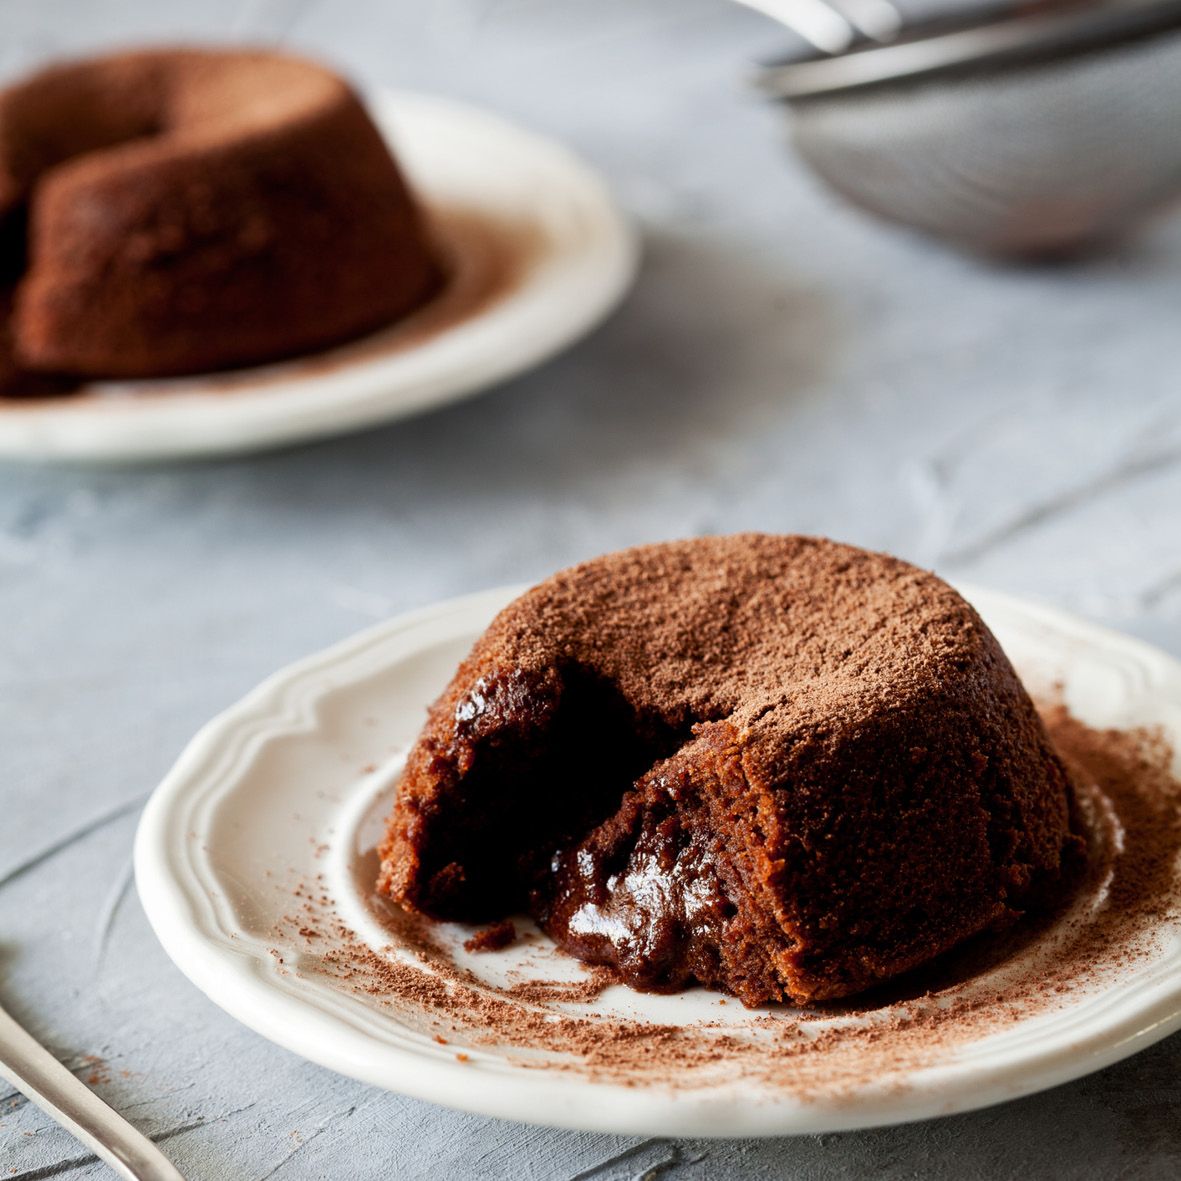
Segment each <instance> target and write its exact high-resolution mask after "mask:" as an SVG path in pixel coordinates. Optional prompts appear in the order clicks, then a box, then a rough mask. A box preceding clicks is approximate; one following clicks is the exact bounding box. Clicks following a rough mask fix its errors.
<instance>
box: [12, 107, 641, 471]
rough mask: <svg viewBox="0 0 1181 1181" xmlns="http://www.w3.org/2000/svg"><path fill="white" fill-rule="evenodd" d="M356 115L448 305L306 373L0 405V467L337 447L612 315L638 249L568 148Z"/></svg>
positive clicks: (410, 116) (541, 356) (300, 366)
mask: <svg viewBox="0 0 1181 1181" xmlns="http://www.w3.org/2000/svg"><path fill="white" fill-rule="evenodd" d="M370 110H371V113H372V114H373V116H374V118H375V119H376V121H377V122H378V124H379V126H380V127H381V128H382V129H383V131H385V132H386V133H387V134H388V136H389V138H390V140H391V143H392V144H393V146H394V147H395V149H396V151H397V153H398V156H399V159H400V160H401V162H402V164H403V166H404V168H405V170H406V172H407V174H408V177H409V180H410V182H411V184H412V185H413V187H414V189H415V191H416V192H417V193H418V194H419V197H420V199H421V201H422V203H423V205H424V207H425V208H426V209H427V211H428V213H429V214H430V215H431V216H432V217H433V218H434V219H435V220H436V221H437V223H438V236H439V237H440V239H441V244H442V246H443V249H444V250H445V251H446V252H447V253H448V254H449V255H450V256H451V257H452V260H453V262H454V264H455V265H456V267H457V268H458V279H459V281H458V283H457V284H456V286H455V287H454V288H453V289H452V290H450V291H449V292H448V293H446V294H445V295H444V296H443V297H441V298H440V300H438V301H437V302H436V304H433V305H429V306H428V307H427V308H425V309H423V310H422V311H421V312H419V313H417V314H416V315H415V316H413V317H411V318H410V319H408V320H405V321H403V322H401V323H400V324H397V325H394V326H393V327H392V328H390V329H387V330H386V331H384V332H381V333H378V334H377V335H376V336H371V337H368V338H366V339H364V340H361V341H357V342H354V343H352V344H348V345H344V346H342V347H340V348H336V349H332V350H329V351H327V352H321V353H317V354H315V355H314V356H311V357H305V358H299V359H297V360H294V361H290V362H285V363H282V364H278V365H268V366H262V367H258V368H254V369H243V370H235V371H232V372H230V373H219V374H211V375H209V376H202V377H194V378H184V379H177V380H169V381H138V382H118V383H115V382H109V383H96V384H92V385H89V386H86V387H84V388H83V389H82V390H81V391H78V392H77V393H74V394H71V395H66V396H63V397H60V398H50V399H36V400H30V401H28V402H20V401H11V402H7V403H4V404H3V405H0V456H8V457H13V458H22V459H36V460H85V461H90V462H95V461H103V462H107V461H119V462H131V461H141V460H158V459H171V458H184V457H195V456H205V455H223V454H230V453H233V452H243V451H254V450H258V449H262V448H267V447H275V446H280V445H283V444H287V443H293V442H297V441H299V440H306V439H312V438H316V437H320V436H326V435H335V434H341V433H343V432H346V431H352V430H356V429H358V428H361V427H366V426H372V425H374V424H376V423H381V422H388V421H391V420H393V419H397V418H402V417H405V416H407V415H410V414H416V413H418V412H419V411H422V410H426V409H427V408H429V407H432V406H438V405H442V404H443V403H446V402H451V401H455V400H457V399H459V398H463V397H466V396H469V395H471V394H474V393H477V392H478V391H480V390H483V389H486V388H487V387H489V386H490V385H492V384H494V383H496V382H499V381H503V380H505V379H506V378H508V377H511V376H513V375H515V374H518V373H520V372H522V371H524V370H526V369H528V368H530V367H531V366H534V365H536V364H538V363H539V362H541V361H543V360H545V359H546V358H547V357H550V356H552V355H553V354H554V353H556V352H558V351H559V350H560V349H562V348H564V347H566V346H567V345H569V344H570V343H572V342H573V341H574V340H576V339H577V338H578V337H580V336H582V335H583V334H584V333H586V332H587V331H589V330H590V329H591V328H592V327H593V326H594V325H595V324H597V323H598V322H599V321H600V320H601V319H602V318H603V317H604V316H605V315H606V314H607V313H608V312H609V311H610V310H611V308H612V307H614V306H615V304H616V303H617V302H618V301H619V299H620V298H621V297H622V295H623V293H624V292H625V291H626V290H627V288H628V286H629V285H630V283H631V281H632V279H633V277H634V274H635V267H636V261H637V247H636V240H635V237H634V235H633V234H632V232H631V230H630V229H629V227H628V226H627V225H626V223H625V222H624V220H623V218H622V217H621V215H620V213H619V211H618V210H617V208H616V207H615V205H614V204H613V202H612V200H611V197H610V196H609V194H608V192H607V190H606V189H605V187H604V186H603V184H602V182H601V181H600V180H599V178H598V177H597V176H596V175H595V174H594V173H593V172H592V171H591V170H590V169H589V168H588V167H587V166H586V165H585V164H583V163H582V162H581V161H580V160H579V159H578V158H577V157H575V156H574V155H573V154H572V153H571V152H569V151H568V150H567V149H566V148H564V147H562V146H561V145H559V144H557V143H554V142H553V141H551V140H547V139H544V138H542V137H541V136H538V135H535V134H533V133H531V132H528V131H524V130H522V129H521V128H518V127H515V126H513V125H512V124H510V123H508V122H506V121H504V120H502V119H499V118H497V117H495V116H493V115H489V114H487V113H485V112H483V111H480V110H477V109H475V108H472V107H468V106H465V105H462V104H460V103H453V102H448V101H443V100H441V99H435V98H427V97H424V96H421V95H413V94H400V93H393V94H390V93H379V94H377V95H375V96H373V98H372V100H371V103H370ZM481 292H483V297H482V298H481V297H480V293H481Z"/></svg>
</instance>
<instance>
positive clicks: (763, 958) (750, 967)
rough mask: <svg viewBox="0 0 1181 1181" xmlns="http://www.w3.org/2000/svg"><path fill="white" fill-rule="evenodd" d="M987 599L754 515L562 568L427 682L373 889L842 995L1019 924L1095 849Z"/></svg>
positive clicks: (736, 987)
mask: <svg viewBox="0 0 1181 1181" xmlns="http://www.w3.org/2000/svg"><path fill="white" fill-rule="evenodd" d="M1072 798H1073V797H1072V789H1071V785H1070V781H1069V778H1068V776H1067V774H1066V772H1065V770H1064V768H1063V765H1062V763H1061V761H1060V760H1059V759H1058V757H1057V755H1056V754H1055V752H1054V751H1053V749H1052V748H1051V746H1050V744H1049V741H1048V739H1047V737H1046V734H1045V731H1044V729H1043V727H1042V724H1041V721H1040V720H1039V718H1038V716H1037V713H1036V711H1035V709H1034V707H1033V704H1032V702H1031V701H1030V699H1029V697H1028V695H1027V694H1026V692H1025V690H1024V689H1023V688H1022V686H1021V684H1020V682H1019V681H1018V679H1017V677H1016V674H1015V673H1014V672H1013V669H1012V667H1011V666H1010V665H1009V663H1008V661H1007V659H1006V658H1005V656H1004V654H1003V653H1002V652H1001V650H1000V648H999V646H998V645H997V643H996V640H995V639H994V638H993V636H992V635H991V633H990V632H989V631H988V629H987V628H986V627H985V625H984V624H983V623H982V621H981V620H980V618H979V616H977V615H976V613H975V611H973V609H972V608H971V607H970V606H969V605H968V604H967V603H966V602H965V601H964V600H963V599H962V598H960V596H959V595H958V594H956V592H955V591H953V590H952V589H951V588H950V587H948V586H947V585H946V584H945V583H943V582H942V581H940V580H939V579H937V578H935V577H934V576H933V575H930V574H927V573H925V572H923V571H920V570H917V569H916V568H914V567H912V566H909V565H907V564H905V563H903V562H899V561H897V560H895V559H893V558H889V557H886V556H884V555H880V554H872V553H868V552H865V551H862V550H857V549H853V548H852V547H848V546H842V545H838V544H836V543H833V542H828V541H823V540H818V539H812V538H800V537H773V536H767V535H759V534H744V535H739V536H735V537H723V538H703V539H698V540H694V541H688V542H674V543H667V544H663V545H656V546H647V547H642V548H639V549H635V550H628V551H624V552H622V553H619V554H611V555H607V556H606V557H603V558H599V559H597V560H595V561H592V562H588V563H585V564H583V565H581V566H577V567H574V568H573V569H571V570H567V571H563V572H561V573H560V574H557V575H555V576H554V577H553V578H551V579H549V580H547V581H546V582H543V583H541V584H540V585H539V586H537V587H535V588H533V590H531V591H529V592H527V593H526V594H525V595H523V596H522V597H521V598H520V599H518V600H516V602H514V603H512V604H510V606H509V607H507V608H506V609H505V610H504V611H503V612H502V613H501V614H500V615H499V616H498V617H497V619H496V620H495V621H494V622H493V623H492V625H491V626H490V627H489V629H488V631H487V632H486V633H485V634H484V635H483V636H482V637H481V639H480V640H479V641H478V642H477V643H476V645H475V647H474V649H473V650H472V652H471V654H470V655H469V657H468V658H467V660H465V661H464V663H463V664H462V665H461V667H460V668H459V670H458V671H457V673H456V674H455V677H454V678H453V680H452V682H451V685H450V686H449V687H448V689H447V690H446V691H445V693H444V694H443V696H442V697H441V698H440V700H439V701H438V702H437V703H436V704H435V705H434V706H433V707H432V710H431V712H430V716H429V718H428V721H427V725H426V727H425V729H424V730H423V732H422V734H421V736H420V737H419V740H418V742H417V743H416V745H415V747H414V750H413V751H412V753H411V756H410V759H409V762H408V765H407V770H406V774H405V776H404V778H403V781H402V783H401V784H400V786H399V791H398V797H397V801H396V803H395V807H394V811H393V813H392V815H391V817H390V821H389V825H388V829H387V833H386V837H385V841H384V843H383V846H382V850H381V854H382V870H381V876H380V879H379V883H378V888H379V890H380V891H381V892H382V893H384V894H386V895H387V896H389V897H390V898H392V899H393V900H395V901H397V902H399V903H400V904H402V905H403V906H406V907H408V908H410V909H413V910H417V911H420V912H422V913H425V914H427V915H430V916H433V917H435V918H440V919H455V920H464V921H469V922H485V921H489V920H493V919H498V918H503V917H505V916H507V915H509V914H512V913H515V912H520V911H527V912H528V913H530V914H531V915H532V916H533V917H534V918H536V919H537V921H538V922H539V924H540V925H541V926H542V928H543V929H544V930H545V931H546V932H547V933H548V934H549V935H550V936H551V937H552V938H554V939H555V940H556V942H557V943H558V944H559V945H560V946H562V947H563V948H565V949H566V950H567V951H569V952H570V953H572V954H573V955H576V956H578V957H580V958H582V959H584V960H586V961H588V962H593V963H600V964H607V965H610V966H612V967H613V968H614V969H615V970H616V971H617V972H618V974H619V975H620V977H621V978H622V979H623V980H625V981H627V982H628V983H630V984H632V985H634V986H635V987H638V988H642V989H647V990H657V991H666V990H673V989H679V988H683V987H686V986H689V985H691V984H694V983H701V984H704V985H707V986H709V987H712V988H717V989H720V990H722V991H725V992H729V993H733V994H734V995H736V996H738V997H739V998H740V999H741V1000H743V1001H744V1002H745V1003H746V1004H748V1005H755V1004H759V1003H761V1002H764V1001H775V1000H787V1001H794V1002H809V1001H817V1000H823V999H828V998H834V997H840V996H846V995H849V994H851V993H855V992H857V991H860V990H862V989H865V988H868V987H871V986H872V985H874V984H877V983H879V982H880V981H883V980H886V979H888V978H890V977H892V976H895V975H898V974H899V973H901V972H904V971H907V970H909V969H911V968H914V967H917V966H919V965H920V964H923V963H925V962H927V961H928V960H930V959H932V958H934V957H935V956H937V955H940V954H942V953H943V952H945V951H947V950H949V949H950V948H952V947H954V946H955V945H956V944H958V943H960V942H962V941H963V940H964V939H966V938H968V937H970V936H971V935H974V934H976V933H978V932H980V931H983V930H985V929H988V928H990V927H995V926H998V925H1001V924H1004V923H1008V922H1011V921H1013V920H1014V919H1015V918H1017V917H1019V916H1020V914H1021V913H1022V912H1023V911H1024V910H1026V909H1028V908H1029V907H1031V906H1033V905H1035V904H1036V902H1037V900H1038V898H1039V897H1040V896H1041V895H1042V894H1043V893H1044V892H1045V891H1047V890H1048V889H1050V888H1051V887H1052V886H1053V885H1054V884H1055V883H1056V882H1057V881H1058V880H1059V879H1060V878H1061V876H1062V872H1063V869H1064V867H1065V866H1066V864H1067V863H1068V862H1072V861H1073V860H1075V859H1076V858H1078V857H1079V856H1081V849H1082V842H1081V841H1080V839H1079V837H1078V836H1077V834H1076V833H1075V832H1074V830H1073V822H1072V819H1071V818H1072V815H1073V805H1072Z"/></svg>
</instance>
